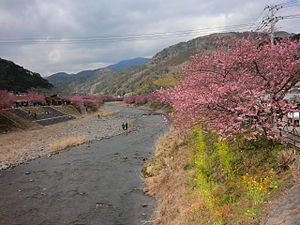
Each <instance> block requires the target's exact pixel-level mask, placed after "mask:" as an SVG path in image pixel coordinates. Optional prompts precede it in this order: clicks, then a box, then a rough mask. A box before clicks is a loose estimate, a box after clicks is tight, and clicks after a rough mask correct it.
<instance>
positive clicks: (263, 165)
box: [184, 129, 293, 224]
mask: <svg viewBox="0 0 300 225" xmlns="http://www.w3.org/2000/svg"><path fill="white" fill-rule="evenodd" d="M189 146H190V148H193V150H194V158H193V160H192V161H191V162H190V163H188V164H187V165H186V166H185V167H184V169H185V170H193V171H194V175H193V177H192V182H191V184H190V186H191V188H192V189H194V190H196V191H197V193H198V194H199V195H200V196H201V197H202V199H203V205H204V207H202V208H201V209H199V210H197V211H196V212H194V215H191V218H192V220H193V221H199V222H198V223H199V224H201V223H203V222H204V223H206V224H258V223H259V220H260V216H261V213H262V209H263V206H264V203H265V202H267V201H268V200H270V199H271V198H274V197H276V196H278V195H280V193H282V191H283V190H285V189H286V188H288V187H290V186H291V185H292V184H293V182H292V176H291V173H290V172H289V171H285V170H283V169H281V168H279V167H278V164H277V155H278V153H279V152H280V151H282V150H283V149H284V146H283V145H281V144H280V143H278V142H269V141H267V140H266V139H265V138H264V137H259V138H257V139H256V140H250V141H249V140H246V138H245V137H243V136H242V135H240V136H239V137H236V138H235V140H231V141H220V140H218V136H217V135H215V134H213V133H210V132H208V131H206V132H201V131H199V129H198V130H196V129H195V130H193V131H191V133H190V137H189ZM200 221H202V222H201V223H200Z"/></svg>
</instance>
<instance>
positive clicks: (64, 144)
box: [50, 136, 86, 151]
mask: <svg viewBox="0 0 300 225" xmlns="http://www.w3.org/2000/svg"><path fill="white" fill-rule="evenodd" d="M85 141H86V137H85V136H77V137H66V138H62V139H59V140H56V141H55V142H53V143H52V144H51V146H50V149H51V150H52V151H60V150H64V149H66V148H68V147H72V146H77V145H80V144H82V143H84V142H85Z"/></svg>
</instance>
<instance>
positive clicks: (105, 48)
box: [0, 0, 300, 75]
mask: <svg viewBox="0 0 300 225" xmlns="http://www.w3.org/2000/svg"><path fill="white" fill-rule="evenodd" d="M276 2H277V1H276V0H270V1H261V0H245V1H238V0H227V1H226V2H225V1H221V0H212V1H206V0H205V1H204V0H187V1H181V0H164V1H161V0H86V1H82V0H41V1H38V0H26V1H20V0H1V2H0V27H1V29H0V57H1V58H7V59H10V60H12V61H15V62H16V63H19V64H20V65H22V66H24V67H26V68H28V69H30V70H33V71H36V72H39V73H41V74H42V75H50V74H52V73H55V72H58V71H66V72H76V71H80V70H82V69H91V68H97V67H102V66H106V65H107V64H108V63H115V62H117V61H120V60H123V59H128V58H133V57H138V56H149V55H150V56H151V55H154V54H155V53H157V51H159V50H161V49H163V48H165V47H168V46H169V45H172V44H175V43H177V42H180V41H187V40H189V39H191V38H194V37H196V36H201V35H205V34H208V33H211V32H216V31H219V32H220V31H222V30H220V29H219V30H218V29H210V30H202V31H201V32H197V33H195V32H194V33H191V34H190V35H182V36H180V35H178V36H172V37H170V36H168V38H151V39H146V40H131V41H121V42H120V41H97V42H94V43H86V42H79V43H77V44H75V43H72V44H69V43H67V44H32V43H31V44H28V43H27V44H26V45H23V42H24V39H25V38H33V39H34V40H35V39H47V38H48V39H49V38H56V39H59V40H60V39H61V40H67V39H68V38H74V37H83V38H86V37H92V36H127V35H129V34H130V35H138V34H151V33H152V34H153V33H164V32H173V31H181V30H195V29H204V28H215V27H224V26H229V25H236V24H244V23H251V22H255V21H256V20H257V19H258V16H259V15H261V14H262V11H263V7H264V6H265V5H266V4H269V3H276ZM297 11H299V7H290V8H286V9H282V10H280V13H282V15H290V14H296V13H297ZM259 19H261V18H259ZM258 22H259V20H258ZM278 26H279V27H282V28H281V29H284V30H287V31H291V32H297V31H298V30H299V28H300V24H299V19H298V20H289V21H280V22H279V23H278ZM250 27H251V26H249V27H248V26H246V27H244V29H245V28H250ZM253 27H254V28H255V26H253ZM236 29H237V28H236ZM5 38H6V39H7V38H9V39H10V40H23V41H22V43H21V44H10V45H3V44H1V41H4V39H5Z"/></svg>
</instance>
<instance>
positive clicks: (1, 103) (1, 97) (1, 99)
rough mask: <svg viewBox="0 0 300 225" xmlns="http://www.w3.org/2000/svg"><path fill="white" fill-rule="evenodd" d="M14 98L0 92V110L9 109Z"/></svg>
mask: <svg viewBox="0 0 300 225" xmlns="http://www.w3.org/2000/svg"><path fill="white" fill-rule="evenodd" d="M14 101H15V96H14V95H13V94H12V93H10V92H8V91H6V90H0V109H5V108H11V107H12V106H13V104H14Z"/></svg>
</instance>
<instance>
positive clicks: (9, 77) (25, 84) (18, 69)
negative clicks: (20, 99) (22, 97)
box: [0, 58, 53, 92]
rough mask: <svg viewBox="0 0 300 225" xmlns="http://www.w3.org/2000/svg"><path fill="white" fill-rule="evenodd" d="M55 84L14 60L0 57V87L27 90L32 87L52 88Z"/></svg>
mask: <svg viewBox="0 0 300 225" xmlns="http://www.w3.org/2000/svg"><path fill="white" fill-rule="evenodd" d="M52 87H53V85H52V84H50V83H49V82H48V81H47V80H46V79H43V78H42V77H41V75H40V74H39V73H35V72H32V71H30V70H28V69H25V68H23V67H22V66H20V65H17V64H15V63H14V62H12V61H9V60H6V59H2V58H0V89H2V90H8V91H14V92H26V91H28V90H29V89H31V88H46V89H50V88H52Z"/></svg>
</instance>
